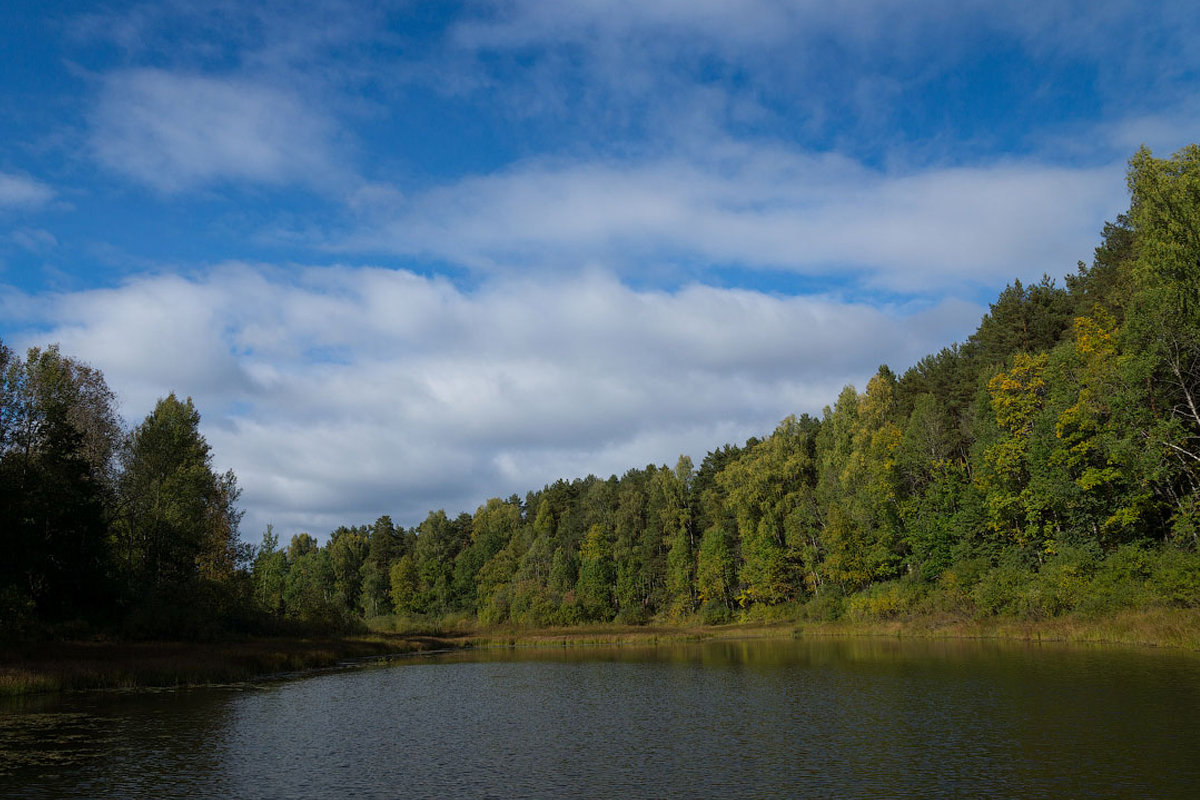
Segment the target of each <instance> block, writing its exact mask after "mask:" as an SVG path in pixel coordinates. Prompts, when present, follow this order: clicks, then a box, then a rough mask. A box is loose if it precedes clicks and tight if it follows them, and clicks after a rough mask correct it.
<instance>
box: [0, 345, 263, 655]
mask: <svg viewBox="0 0 1200 800" xmlns="http://www.w3.org/2000/svg"><path fill="white" fill-rule="evenodd" d="M114 405H115V403H114V396H113V392H112V391H111V390H110V389H109V387H108V385H107V383H106V382H105V380H104V376H103V375H102V374H101V373H100V372H99V371H98V370H96V369H93V368H92V367H90V366H88V365H86V364H83V363H81V362H79V361H78V360H76V359H74V358H71V357H69V356H66V355H63V354H62V353H61V352H60V351H59V349H58V348H57V347H49V348H46V349H41V348H33V349H30V350H29V351H28V353H27V354H26V355H25V356H24V357H23V358H22V357H21V356H19V355H18V354H15V353H14V352H13V351H12V350H11V349H10V348H8V347H7V346H5V345H4V344H3V343H2V342H0V549H2V552H3V553H4V558H3V559H0V637H13V636H23V635H30V634H31V633H35V632H39V631H42V630H44V629H45V628H46V626H55V625H60V626H61V625H64V624H73V625H74V626H75V629H79V626H83V628H84V629H86V628H87V627H95V626H102V627H113V626H117V627H119V628H120V629H122V630H124V631H126V632H129V633H132V634H135V635H166V634H173V635H202V634H203V633H205V632H212V631H218V630H225V629H227V628H229V627H230V626H232V625H234V624H235V621H236V620H237V619H238V618H245V617H246V616H247V614H251V613H253V612H252V603H251V601H250V597H251V592H250V576H249V573H248V572H247V569H246V568H247V566H248V564H249V562H250V557H251V555H252V549H251V548H250V547H248V546H247V545H246V544H244V543H243V542H242V541H241V539H240V536H239V534H238V523H239V521H240V519H241V511H240V510H239V509H238V508H237V505H236V504H237V499H238V494H239V492H238V487H237V480H236V478H235V476H234V474H233V473H232V472H226V473H224V474H219V473H217V472H216V471H215V470H214V469H213V467H212V453H211V451H210V448H209V446H208V443H207V442H206V441H205V440H204V437H203V436H202V435H201V434H200V432H199V423H200V415H199V413H198V412H197V410H196V408H195V406H194V405H193V404H192V401H191V399H190V398H189V399H187V400H186V401H180V400H179V399H178V398H177V397H175V395H173V394H172V395H169V396H167V397H166V398H164V399H161V400H159V401H158V403H157V405H156V406H155V408H154V410H153V411H152V412H151V413H150V414H149V415H147V416H146V418H145V420H143V421H142V422H141V423H140V424H139V425H137V426H136V427H135V428H133V430H131V431H129V432H124V431H123V430H122V427H121V424H120V420H119V418H118V416H117V414H116V411H115V408H114Z"/></svg>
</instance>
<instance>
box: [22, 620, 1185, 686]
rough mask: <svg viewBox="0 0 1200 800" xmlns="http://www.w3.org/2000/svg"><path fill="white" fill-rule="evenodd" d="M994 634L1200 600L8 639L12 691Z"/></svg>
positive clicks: (1128, 641) (1155, 623)
mask: <svg viewBox="0 0 1200 800" xmlns="http://www.w3.org/2000/svg"><path fill="white" fill-rule="evenodd" d="M809 636H813V637H831V638H852V637H875V638H880V637H887V638H901V639H903V638H910V639H994V640H1008V641H1027V642H1031V641H1036V642H1061V643H1067V644H1100V645H1121V646H1133V647H1154V648H1170V649H1180V650H1190V651H1198V650H1200V609H1179V608H1173V609H1171V608H1160V609H1146V610H1142V611H1128V612H1122V613H1119V614H1114V615H1111V616H1107V617H1100V618H1094V619H1089V618H1081V617H1054V618H1049V619H1042V620H1025V619H1015V618H985V619H969V618H959V617H953V616H937V617H934V616H927V617H913V618H907V619H902V620H901V619H896V620H867V621H845V620H838V621H833V622H813V621H805V620H789V619H782V620H762V621H744V622H736V623H731V624H727V625H701V624H688V623H681V624H657V625H644V626H635V625H612V624H609V625H591V626H577V627H561V628H474V629H463V630H446V631H442V630H438V629H436V628H434V629H432V630H428V631H426V632H417V631H413V632H408V633H368V634H357V635H347V636H314V637H278V638H271V637H258V638H247V639H232V640H224V641H219V642H213V643H202V642H113V641H74V642H40V643H27V644H17V645H6V646H5V648H4V649H3V651H0V698H17V697H22V696H31V695H40V694H54V693H66V692H76V691H93V690H104V689H140V688H163V687H169V688H185V687H198V686H206V685H218V684H226V683H240V682H247V681H254V680H272V679H278V678H286V677H292V676H296V675H303V674H305V673H311V672H315V671H319V670H324V669H330V668H337V667H342V666H351V665H353V664H356V663H359V664H361V663H369V662H371V661H375V660H379V661H386V660H389V659H391V658H395V657H403V656H409V655H414V654H419V653H432V652H435V651H446V650H456V649H474V648H487V647H539V646H542V647H554V646H559V647H571V646H587V645H636V644H643V645H653V644H670V643H685V642H704V641H713V640H721V639H768V638H770V639H782V638H803V637H809Z"/></svg>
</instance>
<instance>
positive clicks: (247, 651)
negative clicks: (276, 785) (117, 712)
mask: <svg viewBox="0 0 1200 800" xmlns="http://www.w3.org/2000/svg"><path fill="white" fill-rule="evenodd" d="M453 644H454V642H453V640H448V639H435V638H432V637H420V636H418V637H404V636H392V635H382V634H373V635H369V636H356V637H345V638H319V639H298V638H263V639H248V640H242V641H229V642H220V643H215V644H204V643H197V642H53V643H37V644H27V645H17V646H8V647H6V648H5V649H4V650H3V651H0V696H2V695H10V696H11V695H23V694H35V693H41V692H54V691H71V690H78V689H118V688H131V687H143V686H196V685H201V684H213V683H231V682H236V681H245V680H250V679H254V678H262V677H265V676H272V675H281V674H288V673H294V672H299V671H303V670H311V669H319V668H323V667H332V666H336V665H337V664H340V663H343V662H347V661H351V660H356V659H366V658H380V657H384V656H387V655H391V654H397V653H411V652H418V651H422V650H429V649H434V648H439V647H446V646H451V645H453Z"/></svg>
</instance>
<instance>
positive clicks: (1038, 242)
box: [344, 147, 1126, 293]
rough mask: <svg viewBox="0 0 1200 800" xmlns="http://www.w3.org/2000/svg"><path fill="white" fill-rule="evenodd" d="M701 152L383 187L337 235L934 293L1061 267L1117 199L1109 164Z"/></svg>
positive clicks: (492, 258) (498, 257) (388, 246)
mask: <svg viewBox="0 0 1200 800" xmlns="http://www.w3.org/2000/svg"><path fill="white" fill-rule="evenodd" d="M714 155H715V156H717V157H712V156H709V157H704V158H696V159H692V160H689V161H683V160H656V161H649V162H644V161H643V162H630V163H622V162H602V163H546V162H531V163H526V164H523V165H519V166H517V167H514V168H512V169H510V170H509V171H507V172H503V173H498V174H492V175H486V176H480V177H471V178H467V179H464V180H461V181H459V182H457V183H454V184H450V185H447V186H442V187H438V188H435V189H432V190H430V191H427V192H425V193H423V194H419V195H415V196H412V197H411V198H409V199H408V201H407V202H403V201H399V200H396V199H393V200H392V202H391V203H389V205H388V208H387V209H385V210H382V211H381V212H380V214H377V215H371V217H372V218H371V219H370V220H369V221H368V222H367V223H366V225H365V226H364V229H363V230H362V231H360V232H359V233H358V234H357V235H355V236H353V237H351V238H350V239H349V241H348V242H346V243H345V245H344V246H346V247H349V248H352V249H353V248H367V249H371V248H376V249H381V250H389V251H393V252H399V253H406V254H416V255H423V256H433V257H437V258H444V259H448V260H451V261H457V262H460V263H464V264H468V265H472V266H474V267H476V268H481V269H497V268H504V267H518V268H521V269H525V268H527V267H528V266H530V265H538V264H540V265H542V266H547V265H550V266H553V265H557V264H560V263H562V262H564V261H566V260H568V259H578V260H582V261H596V262H602V263H608V264H643V263H645V262H646V261H647V259H650V260H653V259H654V258H663V259H676V260H696V261H699V262H702V263H704V264H709V265H718V266H720V265H736V266H741V267H749V268H752V269H767V270H787V271H792V272H798V273H802V274H806V275H818V276H820V275H831V274H832V275H835V276H836V275H838V274H839V273H841V276H842V277H852V276H855V275H857V276H858V277H859V278H861V279H862V280H864V281H865V282H867V283H868V284H871V285H874V286H877V287H882V288H885V289H898V290H901V291H911V292H922V291H923V292H939V293H941V292H945V291H947V290H949V289H953V288H955V287H957V288H958V289H962V288H964V287H971V286H974V287H979V286H989V287H990V286H995V285H996V284H997V283H1000V284H1002V283H1004V282H1006V281H1007V280H1010V279H1011V278H1012V277H1014V276H1020V277H1028V276H1030V275H1032V276H1033V277H1038V276H1040V275H1041V274H1042V273H1043V272H1047V273H1049V274H1052V275H1060V274H1062V273H1064V272H1068V271H1071V269H1072V267H1073V265H1074V264H1075V262H1076V261H1077V260H1079V259H1086V258H1087V257H1088V255H1089V254H1090V252H1091V250H1092V248H1093V247H1094V246H1095V241H1096V236H1097V233H1098V231H1099V229H1100V227H1101V225H1102V222H1103V221H1104V220H1105V219H1111V218H1112V217H1113V216H1114V215H1115V214H1116V213H1117V212H1118V211H1120V210H1121V209H1122V208H1123V207H1124V206H1125V204H1126V200H1125V190H1124V185H1123V181H1122V177H1121V176H1122V172H1123V169H1124V167H1123V165H1122V164H1110V165H1107V166H1104V167H1099V168H1086V169H1072V168H1067V167H1055V166H1046V165H1042V164H1036V163H1000V164H996V165H993V166H983V167H962V168H937V169H929V170H924V171H917V172H907V173H906V172H895V173H890V172H883V171H876V170H870V169H866V168H864V167H862V166H860V165H858V164H856V163H854V162H852V161H850V160H848V159H844V158H840V157H836V156H821V157H814V156H805V155H800V154H797V153H795V152H791V151H785V150H782V149H779V148H769V147H759V148H756V149H753V150H749V149H742V148H737V147H734V148H732V149H731V152H730V153H728V154H725V155H724V156H722V154H721V153H720V152H718V151H715V150H714ZM389 214H390V215H391V216H390V217H389V216H388V215H389Z"/></svg>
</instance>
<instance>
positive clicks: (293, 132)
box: [92, 69, 337, 192]
mask: <svg viewBox="0 0 1200 800" xmlns="http://www.w3.org/2000/svg"><path fill="white" fill-rule="evenodd" d="M92 123H93V146H94V148H95V152H96V155H97V156H98V157H99V159H100V160H101V161H102V162H103V163H104V164H105V165H106V166H107V167H109V168H110V169H113V170H115V171H117V172H120V173H123V174H124V175H126V176H128V177H130V178H132V179H134V180H136V181H139V182H142V183H145V184H146V185H148V186H151V187H153V188H154V189H157V190H159V191H162V192H176V191H181V190H184V189H190V188H194V187H197V186H204V185H207V184H211V183H216V182H223V181H248V182H252V183H265V184H286V183H298V184H309V185H313V184H317V185H320V184H325V183H328V182H329V181H330V180H332V179H334V178H335V176H336V174H337V169H336V166H335V160H336V159H335V158H334V157H333V150H332V142H333V138H334V135H335V129H334V126H333V124H332V123H331V122H330V121H329V120H327V119H326V118H325V117H323V116H322V115H321V114H320V113H319V112H317V111H316V110H314V109H313V107H312V104H311V101H306V100H305V99H304V98H302V97H300V96H299V95H298V94H296V93H294V92H292V91H289V90H285V89H279V88H275V87H272V86H269V85H266V84H262V83H256V82H253V81H250V80H246V79H242V78H216V77H210V76H203V75H185V74H177V73H172V72H166V71H163V70H158V69H136V70H128V71H123V72H117V73H114V74H111V75H109V76H107V77H106V78H105V80H104V84H103V89H102V91H101V94H100V97H99V101H98V103H97V105H96V109H95V113H94V115H93V119H92Z"/></svg>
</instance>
